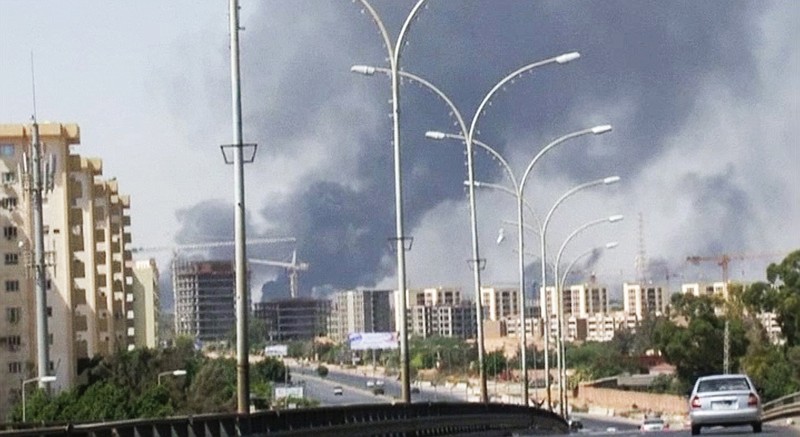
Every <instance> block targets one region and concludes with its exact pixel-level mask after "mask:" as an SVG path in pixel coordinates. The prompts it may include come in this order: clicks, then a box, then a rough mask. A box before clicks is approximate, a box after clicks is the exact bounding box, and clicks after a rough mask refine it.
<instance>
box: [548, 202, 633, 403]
mask: <svg viewBox="0 0 800 437" xmlns="http://www.w3.org/2000/svg"><path fill="white" fill-rule="evenodd" d="M623 218H624V217H623V216H622V215H619V214H617V215H612V216H609V217H604V218H600V219H597V220H592V221H589V222H586V223H584V224H583V225H581V226H578V227H577V228H576V229H575V230H574V231H572V233H571V234H569V236H568V237H567V238H566V239H565V240H564V243H562V244H561V248H559V249H558V254H557V255H556V262H555V265H554V266H553V277H554V280H553V282H554V285H555V287H556V288H555V295H556V299H557V302H556V307H557V309H558V327H557V339H558V341H557V345H558V358H559V359H558V372H559V373H558V375H559V376H558V380H559V384H558V390H559V391H558V395H559V398H558V404H559V406H560V407H559V409H560V412H561V415H562V416H564V415H565V414H567V413H568V411H567V408H566V399H567V386H566V382H565V381H566V377H567V366H566V355H565V354H566V346H565V336H566V335H565V327H564V324H565V319H564V283H563V280H562V281H559V276H558V266H559V264H560V263H561V255H562V254H563V253H564V249H565V248H566V247H567V243H569V242H570V241H572V239H573V238H575V237H576V236H577V235H578V234H580V233H581V232H582V231H583V230H585V229H587V228H589V227H592V226H596V225H599V224H603V223H616V222H618V221H621V220H622V219H623ZM571 267H572V266H570V268H571ZM564 280H566V275H565V276H564Z"/></svg>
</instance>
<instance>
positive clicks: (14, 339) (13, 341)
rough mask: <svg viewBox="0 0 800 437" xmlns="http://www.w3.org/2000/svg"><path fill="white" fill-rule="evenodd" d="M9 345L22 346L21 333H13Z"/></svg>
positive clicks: (13, 346) (12, 346)
mask: <svg viewBox="0 0 800 437" xmlns="http://www.w3.org/2000/svg"><path fill="white" fill-rule="evenodd" d="M8 345H9V346H10V347H11V348H12V349H16V348H19V347H20V346H22V338H21V337H20V336H19V335H12V336H9V337H8Z"/></svg>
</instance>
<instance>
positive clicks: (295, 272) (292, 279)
mask: <svg viewBox="0 0 800 437" xmlns="http://www.w3.org/2000/svg"><path fill="white" fill-rule="evenodd" d="M248 261H250V263H251V264H260V265H265V266H273V267H283V268H285V269H286V271H287V272H288V273H289V293H291V296H292V299H294V298H296V297H297V287H298V286H297V278H298V276H299V273H300V272H304V271H306V270H308V263H305V262H297V250H294V251H292V261H291V262H284V261H270V260H266V259H252V258H248Z"/></svg>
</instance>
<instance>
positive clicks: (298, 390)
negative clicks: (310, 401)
mask: <svg viewBox="0 0 800 437" xmlns="http://www.w3.org/2000/svg"><path fill="white" fill-rule="evenodd" d="M303 393H304V390H303V386H300V385H292V386H277V387H275V388H274V390H273V395H272V397H273V399H280V398H300V399H302V398H303V397H304V396H303Z"/></svg>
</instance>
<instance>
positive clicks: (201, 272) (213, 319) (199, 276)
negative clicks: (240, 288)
mask: <svg viewBox="0 0 800 437" xmlns="http://www.w3.org/2000/svg"><path fill="white" fill-rule="evenodd" d="M235 279H236V278H235V271H234V267H233V262H231V261H188V260H183V259H180V258H176V259H175V260H173V262H172V290H173V294H174V299H175V300H174V302H175V335H178V336H180V335H184V336H189V337H191V338H193V339H195V340H199V341H201V342H205V341H218V340H224V339H225V338H226V337H227V336H228V335H229V334H230V333H231V332H232V331H233V329H234V327H235V326H236V314H235V299H234V295H235V293H234V284H235Z"/></svg>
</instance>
